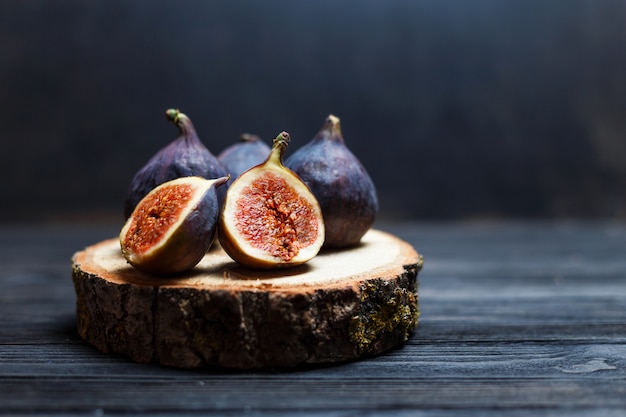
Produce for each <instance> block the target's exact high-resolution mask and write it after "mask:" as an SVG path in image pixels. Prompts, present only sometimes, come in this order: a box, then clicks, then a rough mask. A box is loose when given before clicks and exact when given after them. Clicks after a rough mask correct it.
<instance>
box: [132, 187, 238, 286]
mask: <svg viewBox="0 0 626 417" xmlns="http://www.w3.org/2000/svg"><path fill="white" fill-rule="evenodd" d="M228 179H229V177H228V176H226V177H220V178H217V179H211V180H208V179H205V178H201V177H196V176H193V177H182V178H178V179H175V180H171V181H167V182H165V183H163V184H161V185H159V186H157V187H156V188H154V189H153V190H152V191H150V192H149V193H148V194H147V195H146V196H145V197H144V198H143V199H142V200H141V201H139V203H138V204H137V206H136V207H135V209H134V210H133V212H132V213H131V215H130V217H129V218H128V220H127V221H126V223H125V224H124V227H123V228H122V231H121V233H120V246H121V249H122V254H123V255H124V258H126V260H127V261H128V263H130V264H131V265H132V266H134V267H135V268H137V269H139V270H141V271H143V272H147V273H150V274H155V275H170V274H176V273H180V272H185V271H189V270H191V269H192V268H193V267H195V266H196V265H197V264H198V262H200V260H201V259H202V258H203V256H204V255H205V254H206V252H207V251H208V249H209V247H210V246H211V244H212V243H213V241H214V240H215V236H216V229H217V221H218V218H219V213H220V204H219V201H218V195H217V193H216V188H217V187H219V186H221V185H223V184H225V183H226V182H227V181H228Z"/></svg>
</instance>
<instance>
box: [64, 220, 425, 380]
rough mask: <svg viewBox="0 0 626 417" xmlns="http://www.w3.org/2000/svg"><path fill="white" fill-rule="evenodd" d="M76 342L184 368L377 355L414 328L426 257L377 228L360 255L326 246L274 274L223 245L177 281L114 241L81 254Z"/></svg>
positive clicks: (76, 268)
mask: <svg viewBox="0 0 626 417" xmlns="http://www.w3.org/2000/svg"><path fill="white" fill-rule="evenodd" d="M72 262H73V268H72V275H73V281H74V287H75V290H76V296H77V306H76V308H77V328H78V333H79V334H80V336H81V337H82V338H83V339H85V340H86V341H87V342H89V343H91V344H93V345H94V346H95V347H97V348H98V349H99V350H100V351H102V352H105V353H116V354H123V355H127V356H128V357H130V359H132V360H133V361H136V362H158V363H161V364H163V365H169V366H174V367H182V368H196V367H204V366H215V367H227V368H238V369H254V368H266V367H272V368H286V367H294V366H298V365H305V364H321V363H332V362H342V361H348V360H354V359H359V358H363V357H368V356H372V355H376V354H379V353H381V352H384V351H387V350H389V349H391V348H393V347H396V346H398V345H400V344H401V343H403V342H404V341H406V340H407V339H408V337H409V336H410V335H411V333H412V332H413V331H414V330H415V328H416V326H417V322H418V316H419V309H418V296H417V273H418V271H419V270H420V269H421V266H422V257H421V255H419V254H418V253H417V252H416V251H415V250H414V249H413V248H412V247H411V245H409V244H408V243H406V242H404V241H402V240H400V239H398V238H397V237H395V236H393V235H390V234H388V233H385V232H382V231H379V230H371V231H369V232H368V233H367V234H366V235H365V236H364V238H363V242H362V244H360V245H359V246H358V247H355V248H351V249H349V250H342V251H329V250H324V251H322V252H321V253H320V254H319V255H318V256H316V257H315V258H314V259H313V260H311V261H309V262H308V263H307V264H305V265H302V266H299V267H295V268H292V269H284V270H278V271H257V270H250V269H245V268H242V267H240V266H238V265H237V264H236V263H235V262H233V261H232V260H231V259H230V258H229V257H228V255H226V253H224V251H223V250H222V249H221V248H220V247H219V245H216V246H215V247H214V248H213V249H211V250H210V251H209V253H207V255H206V256H205V257H204V259H203V260H202V261H201V262H200V263H199V264H198V265H197V266H196V268H195V269H194V270H193V271H191V272H189V273H186V274H184V275H180V276H176V277H155V276H149V275H146V274H144V273H141V272H139V271H138V270H136V269H134V268H133V267H131V266H130V265H129V264H127V263H126V261H125V259H124V258H123V257H122V255H121V251H120V245H119V241H118V240H117V239H111V240H105V241H103V242H100V243H97V244H94V245H92V246H89V247H87V248H85V249H84V250H82V251H80V252H77V253H76V254H75V255H74V256H73V258H72Z"/></svg>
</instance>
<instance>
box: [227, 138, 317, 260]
mask: <svg viewBox="0 0 626 417" xmlns="http://www.w3.org/2000/svg"><path fill="white" fill-rule="evenodd" d="M289 141H290V137H289V134H288V133H287V132H282V133H281V134H279V135H278V136H277V137H276V139H274V143H273V146H272V152H271V153H270V155H269V157H268V158H267V160H266V161H265V162H263V163H262V164H259V165H257V166H255V167H253V168H251V169H249V170H248V171H246V172H244V173H243V174H241V175H240V176H239V177H238V178H237V179H236V180H235V181H234V182H233V183H232V184H231V185H230V187H229V188H228V192H227V193H226V199H225V201H224V207H223V210H222V213H221V215H220V221H219V228H218V236H219V241H220V244H221V245H222V248H223V249H224V250H225V251H226V253H227V254H228V255H229V256H230V257H231V258H233V259H234V260H235V261H236V262H237V263H239V264H240V265H243V266H246V267H249V268H260V269H273V268H283V267H289V266H295V265H301V264H303V263H305V262H307V261H309V260H310V259H312V258H313V257H315V255H317V253H318V252H319V250H320V249H321V247H322V244H323V243H324V220H323V217H322V211H321V209H320V206H319V203H318V202H317V200H316V198H315V196H314V195H313V194H312V193H311V191H310V190H309V188H308V187H307V186H306V184H304V183H303V182H302V180H301V179H300V178H299V177H298V176H297V175H296V174H295V173H294V172H293V171H291V170H290V169H288V168H286V167H285V166H284V165H283V163H282V156H283V153H284V151H285V149H286V148H287V146H288V144H289Z"/></svg>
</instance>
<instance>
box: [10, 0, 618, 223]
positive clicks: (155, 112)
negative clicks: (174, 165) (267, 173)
mask: <svg viewBox="0 0 626 417" xmlns="http://www.w3.org/2000/svg"><path fill="white" fill-rule="evenodd" d="M625 22H626V2H625V1H621V0H614V1H612V0H590V1H575V0H563V1H558V0H540V1H532V0H531V1H528V0H525V1H519V0H511V1H507V0H471V1H468V0H428V1H420V0H385V1H383V0H380V1H366V0H316V1H308V0H307V1H259V0H238V1H230V0H211V1H154V0H152V1H149V0H146V1H137V0H117V1H87V0H82V1H78V0H65V1H63V0H54V1H52V0H49V1H44V0H28V1H21V0H20V1H17V0H14V1H3V2H1V3H0V87H1V88H0V115H1V121H2V123H0V138H1V141H2V147H1V149H0V167H1V168H0V169H1V170H2V171H1V174H2V204H1V206H0V207H1V208H0V218H1V219H2V221H3V222H15V221H25V222H26V221H28V222H41V221H44V222H49V221H61V220H63V221H66V220H86V221H96V220H113V221H121V220H122V219H121V216H122V214H121V213H122V205H123V204H122V203H123V198H124V194H125V192H126V188H127V186H128V183H129V181H130V179H131V177H132V175H133V174H134V173H135V171H136V170H138V169H139V168H140V167H141V166H142V165H143V164H144V163H145V162H146V161H147V159H148V158H149V157H150V156H151V155H152V154H153V153H154V152H156V151H157V150H158V149H159V148H161V147H162V146H164V145H165V144H167V143H168V142H169V141H171V140H173V139H174V138H175V137H176V136H177V131H176V128H175V127H174V126H173V125H171V124H170V123H169V122H167V121H166V119H165V116H164V112H165V110H166V109H167V108H170V107H177V108H180V109H181V110H182V111H183V112H185V113H186V114H187V115H189V116H190V117H191V119H192V120H193V122H194V123H195V125H196V128H197V130H198V132H199V135H200V137H201V139H202V140H203V142H204V143H205V144H206V145H207V147H208V148H209V149H211V150H212V151H213V153H215V154H217V153H219V152H220V151H221V150H222V149H223V148H224V147H226V146H228V145H230V144H231V143H234V142H235V141H236V140H237V138H238V136H239V134H240V133H242V132H244V131H245V132H253V133H257V134H259V135H260V136H262V137H263V138H264V139H265V140H266V141H267V142H268V143H269V142H270V141H271V138H273V137H274V136H276V134H278V133H279V132H280V131H282V130H287V131H289V132H290V133H291V136H292V145H291V151H293V150H294V149H295V148H297V147H298V146H299V145H302V144H303V143H305V142H306V141H308V140H309V139H311V138H312V137H313V136H314V134H315V133H316V132H317V130H318V129H319V128H320V127H321V125H322V122H323V120H324V118H325V117H326V116H327V115H328V114H329V113H333V114H335V115H337V116H339V117H340V118H341V120H342V127H343V133H344V137H345V139H346V142H347V144H348V146H349V147H350V148H351V149H352V151H353V152H354V153H355V154H356V155H357V156H358V157H359V158H360V159H361V161H362V162H363V164H364V165H365V166H366V168H367V169H368V170H369V172H370V174H371V176H372V177H373V179H374V182H375V183H376V185H377V188H378V193H379V197H380V200H381V213H380V218H381V219H475V218H555V217H558V218H561V217H567V218H571V217H578V218H626V138H625V133H626V24H625Z"/></svg>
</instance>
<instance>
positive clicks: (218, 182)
mask: <svg viewBox="0 0 626 417" xmlns="http://www.w3.org/2000/svg"><path fill="white" fill-rule="evenodd" d="M229 180H230V174H226V175H225V176H223V177H219V178H216V179H215V180H214V181H215V182H214V183H213V184H214V185H215V187H219V186H220V185H223V184H226V183H227V182H228V181H229Z"/></svg>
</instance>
